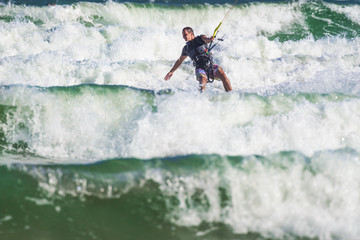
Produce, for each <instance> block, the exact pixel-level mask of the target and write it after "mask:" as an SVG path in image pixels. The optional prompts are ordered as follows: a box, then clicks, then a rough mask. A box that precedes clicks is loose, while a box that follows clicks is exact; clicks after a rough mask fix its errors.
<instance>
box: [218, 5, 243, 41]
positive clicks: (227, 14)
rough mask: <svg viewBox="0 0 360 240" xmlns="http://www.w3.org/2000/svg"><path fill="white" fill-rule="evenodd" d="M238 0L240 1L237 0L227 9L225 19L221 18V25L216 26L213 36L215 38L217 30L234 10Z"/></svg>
mask: <svg viewBox="0 0 360 240" xmlns="http://www.w3.org/2000/svg"><path fill="white" fill-rule="evenodd" d="M237 1H238V0H235V2H234V3H233V5H232V7H231V8H230V9H229V10H228V11H227V13H226V15H225V17H224V18H223V20H221V22H220V23H219V25H218V26H217V27H216V28H215V31H214V34H213V37H214V38H215V36H216V34H217V32H218V30H219V28H220V26H221V24H222V23H223V22H224V21H225V20H226V18H227V17H228V16H229V14H230V12H231V10H232V9H233V8H234V6H235V5H236V3H237Z"/></svg>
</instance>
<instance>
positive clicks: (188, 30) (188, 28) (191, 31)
mask: <svg viewBox="0 0 360 240" xmlns="http://www.w3.org/2000/svg"><path fill="white" fill-rule="evenodd" d="M185 30H186V31H187V32H188V33H191V34H192V35H194V30H193V29H192V28H191V27H184V28H183V30H182V31H183V32H184V31H185Z"/></svg>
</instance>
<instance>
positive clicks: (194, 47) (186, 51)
mask: <svg viewBox="0 0 360 240" xmlns="http://www.w3.org/2000/svg"><path fill="white" fill-rule="evenodd" d="M181 56H189V57H190V58H191V60H192V61H193V63H194V66H195V67H196V68H202V69H204V70H207V69H208V68H209V67H210V66H211V56H210V54H209V52H208V46H207V44H206V43H205V42H204V41H203V40H202V38H201V36H197V37H195V38H194V39H193V40H191V41H188V42H187V43H186V45H185V46H184V47H183V50H182V53H181Z"/></svg>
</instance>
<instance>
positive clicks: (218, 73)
mask: <svg viewBox="0 0 360 240" xmlns="http://www.w3.org/2000/svg"><path fill="white" fill-rule="evenodd" d="M215 78H219V79H220V80H221V81H222V83H223V85H224V88H225V91H226V92H229V91H231V90H232V87H231V83H230V81H229V79H228V78H227V76H226V74H225V72H224V70H223V69H222V68H221V67H218V69H217V71H216V72H215Z"/></svg>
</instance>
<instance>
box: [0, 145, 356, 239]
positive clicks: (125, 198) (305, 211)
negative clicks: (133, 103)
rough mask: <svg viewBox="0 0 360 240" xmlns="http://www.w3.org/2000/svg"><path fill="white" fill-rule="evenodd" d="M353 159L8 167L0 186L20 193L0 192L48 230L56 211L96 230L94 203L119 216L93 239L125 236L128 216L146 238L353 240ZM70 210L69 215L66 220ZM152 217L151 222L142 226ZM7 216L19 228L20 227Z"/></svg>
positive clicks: (198, 158) (331, 155) (339, 155)
mask: <svg viewBox="0 0 360 240" xmlns="http://www.w3.org/2000/svg"><path fill="white" fill-rule="evenodd" d="M358 159H359V155H358V153H357V152H355V151H352V150H349V149H348V150H346V149H343V150H338V151H335V152H329V151H325V152H318V153H317V154H316V155H314V157H313V158H307V157H305V156H304V155H301V154H299V153H296V152H282V153H278V154H274V155H269V156H267V157H260V156H234V157H225V156H218V155H190V156H183V157H175V158H163V159H152V160H148V161H143V160H139V159H119V160H116V159H114V160H108V161H102V162H98V163H95V164H90V165H74V164H72V165H31V164H29V165H24V164H13V165H10V166H9V167H0V171H1V180H2V181H1V182H2V184H3V183H4V182H6V183H7V184H13V185H17V186H18V187H19V188H20V189H22V192H23V193H22V194H21V193H19V194H12V192H16V191H17V190H16V188H13V190H10V192H8V191H5V192H6V196H9V197H10V196H17V198H18V200H16V199H11V198H10V201H11V200H15V201H19V204H21V205H23V206H26V207H24V208H28V207H31V208H32V209H35V210H34V214H36V215H40V216H42V215H43V214H44V212H45V213H47V212H54V213H55V216H54V218H52V219H53V220H51V221H55V223H56V224H59V223H58V222H57V221H62V220H61V219H62V217H61V216H62V212H65V213H66V216H67V217H68V218H72V219H76V220H79V219H81V218H82V217H83V216H87V218H88V219H89V222H90V223H91V222H92V221H98V220H97V218H96V217H95V215H96V214H97V211H94V210H91V209H94V208H95V209H96V207H95V206H96V204H100V206H101V203H106V204H105V205H108V204H109V206H110V208H111V209H113V210H115V209H117V210H119V211H120V210H121V212H116V211H115V212H114V211H111V212H109V211H108V210H107V208H103V207H102V208H101V209H102V210H101V212H102V215H104V216H106V218H104V219H108V218H110V219H113V220H115V219H116V220H118V221H121V222H122V224H120V229H119V228H118V227H119V224H117V223H118V221H113V222H111V221H108V220H104V221H105V222H103V223H100V225H101V227H99V228H95V229H93V231H94V234H95V235H99V236H98V237H100V236H102V235H101V234H102V231H101V229H102V227H106V229H108V230H109V231H111V233H112V234H115V233H116V234H118V233H119V231H120V230H121V229H122V227H123V226H129V227H130V229H131V230H132V229H133V227H131V226H130V225H131V224H132V220H131V219H132V218H133V217H135V218H136V219H138V220H137V221H144V223H146V224H145V225H146V226H148V227H149V226H150V227H149V228H150V229H154V231H155V232H157V231H156V230H155V229H157V227H159V226H162V227H161V229H162V230H163V231H165V232H168V231H169V232H170V233H171V232H172V233H173V234H176V233H178V231H177V230H174V229H175V228H179V229H181V230H180V231H182V232H184V227H186V229H187V230H185V232H186V231H189V232H191V234H189V236H188V239H189V237H190V239H197V237H200V236H203V235H205V236H207V237H213V238H214V237H215V238H216V236H217V234H218V231H220V230H221V231H222V232H225V233H226V232H227V234H230V236H233V237H235V236H237V238H239V237H241V236H243V237H248V238H249V237H251V235H252V234H255V235H256V236H258V238H257V239H263V238H264V239H284V238H294V239H303V238H311V239H334V238H336V239H349V238H350V239H353V238H356V236H358V233H359V231H360V229H359V227H357V225H356V223H357V222H358V216H359V212H358V208H357V207H356V206H357V205H358V195H359V191H358V188H357V186H358V184H359V181H358V177H356V176H358V175H359V173H358V171H359V164H358ZM1 186H2V187H3V185H0V187H1ZM37 186H38V187H39V188H37ZM19 188H18V189H19ZM2 192H3V191H2ZM79 204H80V205H81V207H79V209H78V211H74V212H68V210H69V209H72V208H78V206H79ZM84 212H87V214H85V213H84ZM154 212H156V217H155V216H154V217H150V216H151V215H152V214H153V213H154ZM26 216H27V214H26V215H25V217H26ZM80 216H81V217H80ZM131 216H133V217H131ZM145 216H149V218H146V217H145ZM9 217H10V220H8V221H10V222H18V223H19V222H21V220H19V219H22V218H24V216H23V217H17V216H8V218H7V219H9ZM11 219H12V220H11ZM41 219H42V218H40V222H43V220H41ZM122 219H126V220H125V221H124V220H122ZM141 219H142V220H141ZM144 219H145V220H144ZM66 222H67V221H66ZM70 224H71V223H70ZM169 224H170V226H173V227H172V229H173V230H172V231H171V230H170V229H171V227H169ZM85 225H88V224H85ZM90 225H91V224H90ZM13 226H16V224H13ZM224 226H227V227H229V228H230V229H232V230H231V231H230V232H229V231H226V227H225V228H224ZM347 226H352V227H347ZM142 227H144V226H142ZM142 227H141V228H142ZM12 228H16V227H12ZM163 228H164V229H163ZM224 229H225V230H224ZM21 231H23V230H21ZM77 231H79V232H81V229H76V228H70V232H71V234H72V236H76V235H78V234H79V232H77ZM120 232H121V231H120ZM140 232H141V231H140ZM231 232H233V233H231ZM9 233H10V231H9ZM40 233H41V232H40ZM126 233H128V232H125V233H124V234H125V235H126ZM38 234H39V232H38V233H37V234H36V235H38ZM67 234H69V233H67ZM157 234H158V233H157ZM168 234H169V233H168ZM234 234H235V235H234ZM9 236H10V235H9ZM196 236H197V237H196ZM330 236H331V237H330Z"/></svg>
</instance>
